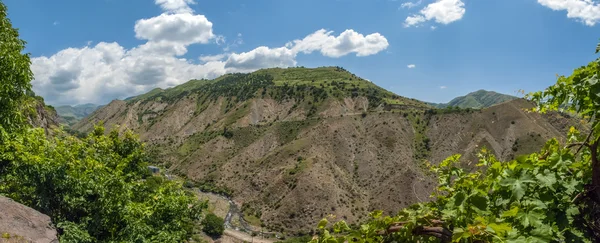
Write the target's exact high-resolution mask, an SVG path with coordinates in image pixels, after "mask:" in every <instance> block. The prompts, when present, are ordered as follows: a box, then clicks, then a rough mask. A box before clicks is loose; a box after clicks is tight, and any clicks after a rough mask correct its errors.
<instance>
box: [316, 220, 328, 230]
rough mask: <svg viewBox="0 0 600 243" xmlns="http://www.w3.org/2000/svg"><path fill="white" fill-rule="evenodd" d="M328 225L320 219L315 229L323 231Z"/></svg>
mask: <svg viewBox="0 0 600 243" xmlns="http://www.w3.org/2000/svg"><path fill="white" fill-rule="evenodd" d="M328 223H329V221H327V219H321V221H319V224H318V225H317V227H318V228H319V229H324V228H325V227H326V226H327V224H328Z"/></svg>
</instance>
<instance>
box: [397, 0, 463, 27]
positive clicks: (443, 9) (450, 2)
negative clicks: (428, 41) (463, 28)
mask: <svg viewBox="0 0 600 243" xmlns="http://www.w3.org/2000/svg"><path fill="white" fill-rule="evenodd" d="M465 12H466V10H465V3H464V2H463V1H462V0H436V2H434V3H430V4H428V5H427V6H425V7H424V8H423V9H421V11H419V14H414V15H411V16H409V17H407V18H406V20H405V21H404V26H406V27H410V26H415V25H418V24H420V23H422V22H425V21H430V20H434V21H435V22H436V23H439V24H449V23H452V22H455V21H458V20H460V19H462V17H463V16H464V15H465Z"/></svg>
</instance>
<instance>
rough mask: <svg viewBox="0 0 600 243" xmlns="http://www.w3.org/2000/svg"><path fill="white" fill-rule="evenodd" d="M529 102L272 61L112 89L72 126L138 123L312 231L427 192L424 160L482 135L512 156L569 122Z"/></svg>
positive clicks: (193, 167)
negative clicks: (456, 101) (452, 102)
mask: <svg viewBox="0 0 600 243" xmlns="http://www.w3.org/2000/svg"><path fill="white" fill-rule="evenodd" d="M265 80H270V81H268V82H267V81H265ZM263 81H265V82H263ZM528 107H531V104H529V103H528V102H527V101H525V100H513V101H510V102H506V103H502V104H500V105H498V106H493V107H491V108H488V109H484V110H451V111H447V110H445V111H443V112H442V110H434V109H432V107H430V106H428V105H426V104H424V103H422V102H419V101H416V100H412V99H407V98H404V97H399V96H396V95H394V94H392V93H390V92H388V91H385V90H383V89H381V88H379V87H377V86H375V85H374V84H372V83H370V82H368V81H365V80H363V79H360V78H358V77H356V76H354V75H352V74H350V73H349V72H347V71H345V70H343V69H340V68H319V69H303V68H292V69H268V70H261V71H258V72H256V73H254V74H250V75H241V76H236V75H227V76H224V77H221V78H219V79H216V80H194V81H190V82H188V83H186V84H184V85H181V86H178V87H175V88H172V89H167V90H154V91H152V92H151V93H149V94H146V95H142V96H138V97H134V98H132V99H129V100H127V101H120V100H115V101H113V102H111V103H110V104H108V105H107V106H105V107H103V108H101V109H99V110H98V111H96V112H95V113H93V114H92V115H91V116H90V117H88V118H85V119H83V120H82V121H81V122H79V123H78V124H76V125H75V126H74V128H75V129H78V130H80V131H89V130H91V129H92V127H93V125H94V124H96V123H97V122H100V121H103V122H104V126H106V127H108V128H111V127H113V126H114V125H120V127H119V128H118V129H120V130H125V129H132V130H134V131H135V132H137V133H139V134H140V137H141V138H142V139H143V140H144V141H146V142H147V144H148V146H149V148H150V149H151V151H153V153H154V155H156V156H157V158H158V160H157V161H158V162H160V163H162V164H163V165H164V166H165V167H168V168H169V169H170V170H171V171H175V172H178V173H180V174H182V175H185V176H187V177H188V178H190V179H193V180H195V181H197V182H199V183H200V184H202V185H204V186H205V187H206V188H213V189H224V190H226V191H229V192H231V194H232V196H233V198H234V200H235V201H236V202H237V203H239V204H240V205H242V206H241V208H242V209H243V210H244V212H245V213H246V214H247V215H248V216H249V217H256V218H258V219H260V221H261V222H262V224H264V225H266V226H267V227H268V228H270V229H272V230H277V231H287V232H308V231H309V230H311V229H313V228H314V226H315V224H316V223H317V222H318V221H319V220H320V219H321V218H322V217H323V216H326V215H327V214H334V215H336V216H337V217H338V218H345V219H347V220H348V221H349V222H356V220H359V219H361V218H364V217H366V215H367V213H368V212H369V211H371V210H374V209H384V210H385V212H386V213H393V212H397V211H398V210H400V209H401V208H402V207H405V206H408V205H410V204H413V203H415V202H419V201H425V200H428V196H429V194H430V192H431V190H432V189H433V187H434V186H435V185H434V182H433V181H432V179H431V178H428V177H427V176H425V174H424V173H423V172H422V169H421V168H422V165H423V160H429V161H431V162H433V163H437V162H439V161H441V160H442V159H444V158H446V157H447V156H449V155H451V154H454V153H463V154H465V155H466V156H464V161H465V162H466V163H468V162H473V160H474V154H475V153H476V152H477V151H479V149H480V148H481V147H483V146H485V147H487V148H489V149H491V150H492V151H493V152H494V153H495V154H496V155H497V156H498V157H499V158H501V159H510V158H513V157H514V156H515V154H519V153H527V152H531V151H534V150H537V149H538V148H539V146H540V145H541V144H542V143H543V141H545V140H546V139H548V138H551V137H561V136H562V134H564V131H565V130H566V129H567V128H568V126H569V125H570V124H572V123H573V122H571V121H570V120H566V119H563V118H561V117H560V116H559V115H557V114H551V115H545V116H542V115H539V114H534V113H527V112H525V111H523V109H524V108H528Z"/></svg>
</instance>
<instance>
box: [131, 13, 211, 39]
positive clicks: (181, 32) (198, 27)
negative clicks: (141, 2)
mask: <svg viewBox="0 0 600 243" xmlns="http://www.w3.org/2000/svg"><path fill="white" fill-rule="evenodd" d="M212 25H213V24H212V23H211V22H210V21H208V19H207V18H206V17H205V16H204V15H194V14H191V13H177V14H169V13H163V14H161V15H159V16H156V17H152V18H149V19H140V20H138V21H137V22H136V23H135V28H134V30H135V37H136V38H138V39H143V40H149V41H155V42H160V41H163V42H171V43H178V44H184V45H189V44H194V43H201V44H206V43H208V42H209V41H210V40H211V39H213V38H215V35H214V34H213V31H212Z"/></svg>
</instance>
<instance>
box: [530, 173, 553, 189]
mask: <svg viewBox="0 0 600 243" xmlns="http://www.w3.org/2000/svg"><path fill="white" fill-rule="evenodd" d="M535 178H536V179H537V180H538V181H539V182H540V184H541V185H543V186H545V187H547V188H550V190H552V191H556V189H555V188H554V184H555V183H556V176H555V175H554V173H548V174H541V173H540V174H537V175H535Z"/></svg>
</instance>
